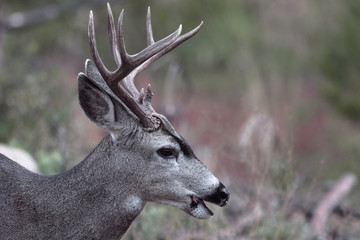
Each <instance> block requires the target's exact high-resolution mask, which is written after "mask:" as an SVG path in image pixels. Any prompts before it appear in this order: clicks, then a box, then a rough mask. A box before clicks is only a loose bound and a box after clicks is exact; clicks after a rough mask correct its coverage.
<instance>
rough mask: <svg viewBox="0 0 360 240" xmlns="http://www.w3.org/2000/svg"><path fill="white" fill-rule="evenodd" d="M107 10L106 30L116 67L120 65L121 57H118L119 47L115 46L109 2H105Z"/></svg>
mask: <svg viewBox="0 0 360 240" xmlns="http://www.w3.org/2000/svg"><path fill="white" fill-rule="evenodd" d="M107 11H108V32H109V41H110V47H111V52H112V54H113V56H114V59H115V63H116V65H117V66H118V67H120V65H121V57H120V53H119V49H118V46H117V40H116V32H115V24H114V17H113V14H112V11H111V7H110V4H109V3H107Z"/></svg>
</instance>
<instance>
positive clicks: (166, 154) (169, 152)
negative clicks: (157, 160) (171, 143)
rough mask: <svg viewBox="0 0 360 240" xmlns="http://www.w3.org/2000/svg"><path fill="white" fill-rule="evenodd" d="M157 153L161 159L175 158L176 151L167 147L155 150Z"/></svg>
mask: <svg viewBox="0 0 360 240" xmlns="http://www.w3.org/2000/svg"><path fill="white" fill-rule="evenodd" d="M157 153H158V154H159V155H160V156H161V157H163V158H173V157H177V153H176V150H175V149H173V148H169V147H163V148H160V149H159V150H157Z"/></svg>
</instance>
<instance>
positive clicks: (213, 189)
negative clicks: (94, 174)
mask: <svg viewBox="0 0 360 240" xmlns="http://www.w3.org/2000/svg"><path fill="white" fill-rule="evenodd" d="M108 15H109V18H108V20H109V25H108V26H109V27H108V29H109V37H110V43H111V49H112V53H113V55H114V58H115V62H116V64H117V66H118V68H117V70H115V71H114V72H111V71H109V70H107V68H106V67H105V66H104V64H103V63H102V61H101V59H100V56H99V54H98V52H97V49H96V41H95V31H94V23H93V16H92V12H90V21H89V42H90V47H91V54H92V57H93V59H94V63H95V65H96V66H95V65H94V64H93V63H92V62H91V61H90V60H87V61H86V66H85V74H84V73H80V74H79V76H78V83H79V100H80V105H81V106H82V108H83V110H84V111H85V113H86V115H87V116H88V117H89V118H90V119H91V120H92V121H93V122H94V123H95V124H97V125H98V126H100V127H102V128H103V129H105V130H106V131H107V132H109V134H110V135H111V137H112V144H113V146H114V147H113V148H112V153H111V155H112V156H113V157H112V158H111V159H113V160H114V163H115V165H114V168H117V169H119V171H122V173H123V175H125V176H127V177H128V178H130V179H128V180H127V181H128V184H129V191H130V192H131V194H133V195H135V197H136V198H137V199H139V198H140V199H141V200H143V201H154V202H160V203H164V204H168V205H171V206H175V207H177V208H180V209H182V210H184V211H185V212H187V213H189V214H190V215H192V216H194V217H197V218H209V217H210V216H212V212H211V210H210V209H209V208H208V207H207V206H206V205H205V203H204V201H208V202H212V203H215V204H217V205H219V206H224V205H225V204H226V203H227V201H228V199H229V193H228V191H227V190H226V188H225V187H224V185H223V184H222V183H220V182H219V180H218V179H217V178H216V177H215V176H214V175H213V174H212V173H211V172H210V171H209V170H208V169H207V168H206V167H205V166H204V165H203V164H202V163H201V162H200V161H199V160H198V159H197V158H196V156H195V155H194V153H193V151H192V150H191V148H190V146H189V145H188V144H187V143H186V141H185V140H184V139H183V138H182V137H181V136H180V135H179V134H178V133H177V132H176V131H175V130H174V128H173V127H172V125H171V124H170V122H169V121H168V120H167V119H166V118H165V117H164V116H163V115H160V114H158V113H156V112H155V111H154V109H153V108H152V106H151V97H152V95H153V93H152V92H151V89H150V86H149V87H148V89H147V91H146V93H145V91H144V90H143V89H142V90H141V91H138V90H137V89H136V87H135V85H134V78H135V76H136V75H137V74H138V73H139V72H140V71H142V70H143V69H145V68H146V67H147V66H148V65H149V64H150V63H151V62H153V61H155V60H156V59H158V58H159V57H161V56H162V55H164V54H166V53H167V52H169V51H171V50H172V49H174V48H175V47H176V46H178V45H179V44H181V43H182V42H184V41H185V40H187V39H189V38H190V37H192V36H193V35H194V34H196V33H197V32H198V30H199V29H200V27H201V25H202V23H201V24H200V26H198V27H197V28H195V29H194V30H192V31H190V32H188V33H186V34H184V35H180V33H181V26H180V27H179V29H178V30H177V31H175V32H174V33H173V34H171V35H169V36H168V37H165V38H164V39H162V40H159V41H157V42H155V41H154V38H153V34H152V26H151V21H150V9H149V10H148V17H147V21H146V26H147V42H148V47H147V48H145V49H144V50H142V51H141V52H139V53H138V54H135V55H129V54H127V52H126V48H125V43H124V38H123V12H121V14H120V17H119V21H118V30H117V31H115V26H114V20H113V16H112V12H111V9H110V6H109V5H108ZM116 33H118V34H119V35H118V36H116ZM124 159H125V162H124ZM124 172H125V173H124ZM120 175H121V174H120ZM129 176H131V177H129ZM119 181H121V180H119Z"/></svg>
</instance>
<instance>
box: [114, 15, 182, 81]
mask: <svg viewBox="0 0 360 240" xmlns="http://www.w3.org/2000/svg"><path fill="white" fill-rule="evenodd" d="M123 15H124V11H121V13H120V16H119V20H118V36H117V37H118V48H119V52H120V57H121V60H122V65H121V68H118V70H116V72H115V73H114V74H113V75H112V76H110V79H109V84H111V85H112V84H116V82H119V81H121V79H123V78H124V77H125V76H127V75H128V74H129V73H130V72H131V71H133V70H134V69H135V68H137V67H138V66H139V65H141V64H142V63H143V62H145V61H146V60H148V59H149V58H151V57H152V56H154V55H155V54H157V53H158V52H160V51H162V50H163V49H164V48H166V47H167V46H169V45H170V44H171V43H173V42H174V41H175V40H176V39H177V38H178V37H179V36H180V33H181V29H182V25H181V24H180V26H179V28H178V29H177V30H176V31H175V32H173V33H172V34H170V35H169V36H167V37H165V38H163V39H161V40H159V41H158V42H156V43H154V44H152V45H150V46H148V47H146V48H145V49H143V50H142V51H140V52H139V53H137V54H134V55H129V54H128V53H127V52H126V47H125V41H124V34H123Z"/></svg>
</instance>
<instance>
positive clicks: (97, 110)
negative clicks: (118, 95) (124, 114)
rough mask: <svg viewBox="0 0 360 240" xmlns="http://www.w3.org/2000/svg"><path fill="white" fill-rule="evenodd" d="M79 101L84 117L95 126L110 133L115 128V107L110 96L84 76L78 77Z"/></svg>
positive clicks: (82, 74) (81, 74)
mask: <svg viewBox="0 0 360 240" xmlns="http://www.w3.org/2000/svg"><path fill="white" fill-rule="evenodd" d="M78 89H79V101H80V105H81V107H82V109H83V110H84V112H85V114H86V116H87V117H88V118H89V119H90V120H91V121H92V122H94V123H95V124H96V125H98V126H100V127H102V128H104V129H105V130H107V131H110V130H111V129H113V128H114V126H115V124H116V123H115V111H114V109H115V107H114V104H113V102H112V100H111V98H110V96H109V95H108V94H107V93H105V92H103V91H102V90H101V89H100V88H99V87H97V86H96V85H95V84H94V83H92V82H91V80H90V79H89V78H88V77H87V76H86V75H85V74H84V73H80V74H79V75H78Z"/></svg>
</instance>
